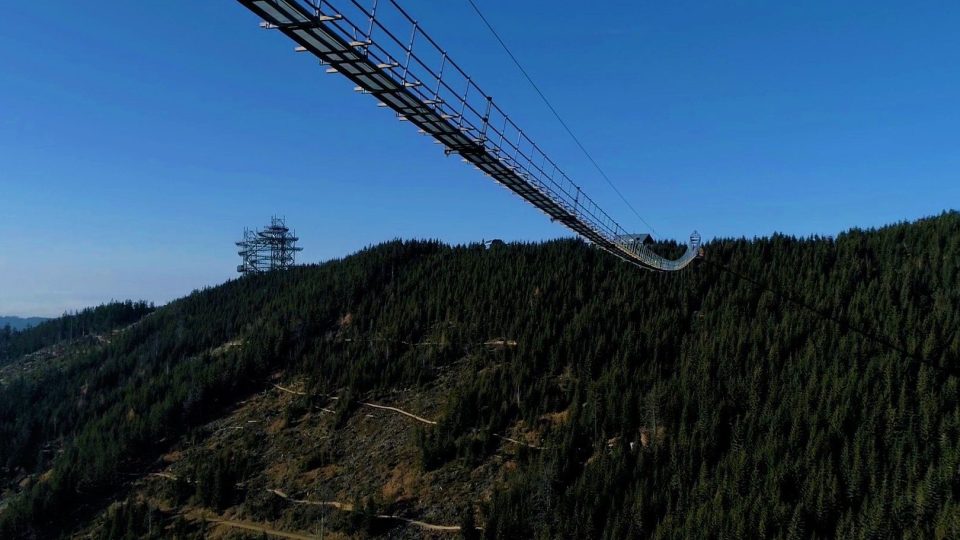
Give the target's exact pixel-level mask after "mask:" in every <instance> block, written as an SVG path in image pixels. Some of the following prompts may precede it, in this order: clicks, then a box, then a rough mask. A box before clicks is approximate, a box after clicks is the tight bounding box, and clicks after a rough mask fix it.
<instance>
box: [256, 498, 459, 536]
mask: <svg viewBox="0 0 960 540" xmlns="http://www.w3.org/2000/svg"><path fill="white" fill-rule="evenodd" d="M267 491H268V492H270V493H273V494H274V495H276V496H278V497H281V498H283V499H286V500H288V501H290V502H292V503H294V504H309V505H313V506H329V507H331V508H336V509H337V510H343V511H345V512H351V511H353V505H352V504H350V503H342V502H338V501H308V500H305V499H293V498H290V497H289V496H288V495H287V494H286V493H284V492H283V491H280V490H279V489H268V490H267ZM375 517H376V518H377V519H390V520H395V521H402V522H403V523H406V524H408V525H414V526H417V527H420V528H421V529H424V530H428V531H445V532H460V526H459V525H437V524H436V523H427V522H426V521H419V520H416V519H410V518H405V517H402V516H393V515H390V514H377V515H376V516H375Z"/></svg>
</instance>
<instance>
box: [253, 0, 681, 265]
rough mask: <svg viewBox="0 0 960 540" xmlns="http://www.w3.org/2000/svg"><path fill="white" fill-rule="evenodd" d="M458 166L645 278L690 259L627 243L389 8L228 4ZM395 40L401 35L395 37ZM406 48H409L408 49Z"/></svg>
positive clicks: (349, 3) (297, 0)
mask: <svg viewBox="0 0 960 540" xmlns="http://www.w3.org/2000/svg"><path fill="white" fill-rule="evenodd" d="M238 1H239V2H240V3H241V4H243V5H244V6H245V7H247V8H248V9H250V10H251V11H253V12H254V13H255V14H257V15H258V16H260V17H261V18H262V19H263V22H262V23H260V26H261V27H262V28H265V29H277V30H279V31H280V32H283V33H284V34H285V35H286V36H287V37H289V38H291V39H292V40H294V41H295V42H296V43H297V44H298V47H296V49H295V50H296V51H297V52H309V53H311V54H313V55H314V56H316V57H317V58H319V60H320V63H321V64H322V65H326V66H328V67H327V73H339V74H341V75H343V76H344V77H346V78H348V79H350V80H351V81H352V82H353V83H354V84H356V85H357V86H356V87H355V88H354V90H355V91H357V92H360V93H363V94H372V95H373V96H374V97H375V98H377V100H378V101H379V103H378V105H379V106H381V107H388V108H390V109H392V110H393V111H394V112H395V113H396V115H397V118H398V119H400V120H404V121H409V122H410V123H412V124H414V125H416V126H417V127H418V128H419V131H420V133H422V134H426V135H430V136H431V137H433V138H434V140H435V141H436V142H437V143H439V144H441V145H443V147H444V151H445V152H446V153H447V155H450V154H458V155H460V156H461V157H462V158H463V160H464V161H466V162H468V163H470V164H472V165H473V166H474V167H476V168H477V169H479V170H480V171H482V172H483V173H485V174H486V175H488V176H490V177H491V178H493V179H494V180H495V181H497V182H498V183H500V184H501V185H503V186H505V187H507V188H508V189H510V190H511V191H513V192H514V193H515V194H517V195H519V196H520V197H522V198H523V199H525V200H526V201H527V202H529V203H530V204H532V205H534V206H536V207H537V208H539V209H540V210H541V211H543V212H544V213H545V214H547V216H549V217H550V219H551V220H554V221H558V222H560V223H562V224H563V225H565V226H566V227H568V228H569V229H571V230H573V231H574V232H576V233H578V234H580V235H581V236H583V237H584V238H586V239H588V240H590V241H591V242H593V243H594V244H596V245H597V246H599V247H601V248H603V249H605V250H606V251H609V252H610V253H612V254H614V255H616V256H617V257H620V258H621V259H624V260H626V261H628V262H631V263H633V264H636V265H637V266H640V267H642V268H646V269H650V270H662V271H674V270H680V269H682V268H684V267H685V266H687V265H688V264H690V263H691V262H692V261H693V260H694V259H695V258H696V257H697V255H698V254H699V251H700V235H698V234H697V233H696V232H694V233H693V234H691V235H690V243H689V244H688V246H687V250H686V252H684V254H683V255H681V256H680V258H678V259H676V260H668V259H665V258H663V257H661V256H659V255H657V254H656V253H654V252H653V251H652V249H651V247H650V246H649V245H648V244H647V243H642V242H636V241H635V240H634V235H630V234H628V231H626V230H625V229H624V228H623V227H621V226H620V225H619V224H618V223H617V222H616V221H614V220H613V219H612V218H611V217H610V216H609V215H607V213H606V212H604V211H603V210H602V209H601V208H600V207H599V206H597V204H596V203H594V202H593V200H592V199H590V197H588V196H587V195H586V194H585V193H584V192H583V191H582V190H581V189H580V187H579V186H577V185H576V184H574V183H573V182H572V181H571V180H570V178H568V177H567V175H566V174H564V173H563V171H562V170H560V168H559V167H558V166H557V164H556V163H554V162H553V161H552V160H551V159H550V158H548V157H547V156H546V154H544V153H543V151H542V150H541V149H540V147H539V146H537V145H536V143H534V142H533V141H532V140H531V139H530V138H529V137H528V136H527V135H526V134H525V133H524V132H523V130H522V129H520V128H519V127H518V126H517V125H516V124H515V123H514V122H513V121H512V120H511V119H510V118H509V117H508V116H507V114H506V113H504V112H503V110H501V109H500V107H498V106H497V105H496V104H495V103H494V102H493V99H492V98H491V97H490V96H489V95H488V94H486V93H485V92H483V91H482V90H481V89H480V87H479V86H477V84H476V83H474V82H473V80H472V79H471V78H470V76H469V75H467V74H466V72H464V71H463V70H462V69H461V68H460V67H459V66H458V65H457V64H456V63H455V62H454V61H453V60H451V59H450V57H449V56H448V55H447V53H446V51H445V50H443V49H442V48H441V47H440V46H439V45H437V43H436V42H435V41H434V40H433V39H432V38H431V37H430V36H429V35H427V34H426V33H424V32H423V30H422V29H421V28H420V27H419V25H418V23H417V21H415V20H414V19H413V18H412V17H410V15H409V14H407V12H406V11H405V10H404V9H403V8H402V7H400V6H399V4H397V2H396V1H395V0H366V1H365V2H360V1H358V0H339V1H337V4H338V7H334V6H333V5H332V4H331V2H328V1H325V0H238ZM397 36H409V38H407V39H401V38H398V37H397ZM415 47H416V50H415Z"/></svg>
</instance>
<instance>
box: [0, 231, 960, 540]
mask: <svg viewBox="0 0 960 540" xmlns="http://www.w3.org/2000/svg"><path fill="white" fill-rule="evenodd" d="M705 254H706V260H705V261H701V262H698V263H696V264H695V265H694V266H693V267H692V268H690V269H688V270H686V271H683V272H680V273H678V274H673V275H666V274H654V273H651V272H646V271H642V270H638V269H636V268H634V267H631V266H629V265H627V264H625V263H622V262H620V261H618V260H616V259H614V258H613V257H611V256H609V255H607V254H605V253H603V252H601V251H599V250H595V249H593V248H591V247H589V246H588V245H586V244H584V243H583V242H579V241H572V240H562V241H553V242H547V243H543V244H533V245H521V244H507V245H504V246H495V247H493V248H491V249H485V248H484V247H483V246H482V245H470V246H459V247H450V246H446V245H442V244H440V243H437V242H422V241H417V242H403V241H394V242H389V243H386V244H382V245H379V246H376V247H372V248H369V249H365V250H363V251H361V252H359V253H357V254H355V255H353V256H350V257H347V258H345V259H342V260H336V261H330V262H327V263H324V264H321V265H317V266H305V267H297V268H295V269H292V270H289V271H285V272H277V273H271V274H267V275H258V276H249V277H245V278H241V279H236V280H232V281H230V282H227V283H225V284H224V285H222V286H219V287H215V288H211V289H207V290H203V291H199V292H196V293H194V294H192V295H190V296H188V297H186V298H183V299H181V300H178V301H176V302H173V303H171V304H169V305H167V306H164V307H161V308H159V309H157V310H155V311H153V312H152V313H150V314H149V316H145V317H144V315H145V314H146V313H148V312H149V307H148V306H142V308H143V309H142V310H140V311H138V312H137V314H136V316H135V317H134V318H135V319H137V320H138V321H139V322H136V323H133V321H132V320H127V318H126V317H121V319H123V321H124V327H125V329H124V330H122V331H120V332H116V333H111V334H110V338H109V339H106V340H103V342H102V343H99V344H98V345H97V346H85V347H79V348H76V349H75V350H67V351H65V352H63V353H62V354H61V355H60V356H59V357H58V364H57V367H56V369H45V370H27V371H23V372H22V373H20V374H15V375H11V376H5V377H3V382H2V383H0V467H2V469H0V472H2V475H3V478H2V481H3V485H4V486H5V489H4V493H3V502H2V503H0V508H2V510H0V537H2V538H11V537H31V536H39V537H50V536H57V535H59V534H63V533H66V532H70V531H76V530H81V529H83V530H87V531H93V532H92V533H91V534H93V535H94V536H100V537H104V538H114V537H116V538H120V537H123V535H133V536H143V537H157V538H159V537H168V536H171V535H178V536H192V535H203V534H205V532H204V531H205V530H206V529H204V528H203V527H200V526H197V525H196V524H194V523H192V522H187V521H184V515H185V514H183V513H182V512H180V513H178V512H179V510H178V509H183V508H186V507H188V506H189V507H190V508H204V509H207V510H209V511H211V512H217V513H218V514H217V515H230V516H234V517H236V516H240V517H242V518H243V519H245V520H248V521H251V522H255V521H269V520H277V519H279V517H278V516H280V515H282V514H283V512H285V511H286V510H284V508H281V507H280V506H278V505H280V504H289V503H284V501H282V499H280V497H279V496H277V497H275V498H274V499H269V501H273V502H269V503H267V502H264V501H266V500H267V499H264V497H265V495H264V494H263V491H264V490H263V489H257V490H254V489H252V488H251V487H250V486H253V485H255V480H256V477H257V475H259V474H261V473H262V472H263V470H264V469H265V468H268V466H269V467H272V466H273V462H270V463H267V462H266V461H265V460H268V459H274V454H267V453H264V452H262V451H261V450H258V448H259V447H261V446H263V445H265V444H267V443H266V442H264V441H263V440H258V439H257V438H255V437H246V438H243V437H241V439H240V440H239V441H238V442H237V443H236V445H235V446H230V447H227V448H226V449H224V450H222V451H219V453H217V454H215V455H211V456H210V459H209V460H208V461H207V462H206V464H204V463H192V464H190V465H189V467H187V466H184V470H185V471H187V470H188V471H192V472H191V474H192V477H191V478H190V479H189V481H187V480H183V481H180V480H178V481H177V485H176V487H175V489H174V488H171V490H172V491H169V490H168V492H167V494H166V495H164V497H161V499H162V504H160V503H158V502H157V500H160V499H156V498H155V497H154V498H142V497H139V496H138V497H132V496H130V495H129V494H130V492H131V491H130V489H131V488H130V481H131V479H132V478H137V477H143V476H144V475H145V474H147V473H149V472H155V471H157V467H158V463H160V461H158V460H160V458H161V456H162V455H164V454H165V453H168V452H171V451H174V450H175V451H177V452H181V451H182V452H184V453H189V451H190V449H191V448H195V449H200V448H201V447H203V446H204V445H205V444H207V443H206V442H204V441H206V440H207V439H205V437H208V436H209V430H207V431H204V429H206V428H202V426H205V425H208V424H209V422H211V421H213V420H216V419H217V418H221V417H224V416H225V415H226V414H228V413H230V412H231V411H233V410H234V408H235V407H238V406H240V405H242V403H245V402H247V401H248V400H254V397H255V396H257V395H259V394H258V393H262V392H263V391H265V390H267V389H270V388H271V387H272V386H273V384H274V383H275V382H277V381H280V382H285V381H298V382H299V384H300V386H298V388H300V390H298V391H296V392H292V391H291V392H292V393H293V394H295V395H297V396H301V397H300V398H298V399H300V401H298V402H296V403H294V404H291V405H289V406H288V407H290V408H289V409H288V411H289V413H288V416H289V418H288V420H289V421H285V422H284V424H283V426H284V427H283V428H282V429H283V430H282V431H281V428H280V427H277V428H276V430H274V431H275V432H277V433H281V434H282V433H286V434H287V435H285V436H290V437H291V440H295V439H294V437H295V436H297V435H298V433H297V430H298V429H301V428H298V425H301V426H305V425H306V424H305V423H301V424H298V422H299V420H298V419H299V418H301V417H302V416H303V415H305V414H308V412H309V411H317V413H318V414H320V413H321V412H325V411H330V419H331V423H330V424H329V426H326V425H325V426H326V427H324V429H329V430H332V431H329V432H325V433H329V434H332V435H331V438H330V439H329V440H328V441H327V442H326V443H325V444H326V445H327V446H325V447H324V450H323V452H326V453H318V454H317V455H315V456H313V457H312V458H311V459H310V460H307V461H306V462H304V463H302V464H301V466H302V469H303V471H304V474H305V475H307V477H308V478H309V479H311V480H310V482H311V484H310V486H309V487H308V488H304V489H305V490H312V491H306V492H305V493H304V494H303V499H307V498H309V497H311V496H315V497H319V496H320V494H322V493H324V491H323V489H324V486H323V485H324V482H327V481H330V482H332V481H333V480H329V479H330V478H332V477H331V476H330V475H343V474H362V472H358V471H347V470H345V469H344V468H343V466H342V465H338V468H337V469H336V470H333V469H329V468H324V466H325V465H327V464H328V462H329V461H330V460H332V459H333V458H332V457H330V455H328V453H329V454H331V455H334V454H335V455H338V456H341V457H343V456H348V457H349V454H350V453H351V452H355V451H357V450H356V444H354V443H353V442H351V441H350V439H349V438H347V437H343V436H340V437H336V436H335V434H336V430H337V429H354V427H355V426H356V425H357V424H356V422H355V421H354V420H352V419H353V418H354V417H356V416H359V415H362V414H365V412H366V409H362V408H361V405H360V404H362V403H367V402H369V400H370V399H371V398H370V396H394V397H396V399H400V398H403V399H410V400H413V401H414V402H416V399H418V398H417V397H416V396H417V395H418V393H423V394H426V393H430V395H431V396H437V397H436V399H437V400H441V401H437V402H436V403H437V405H436V407H435V410H433V411H431V414H433V415H434V416H432V418H434V419H435V421H436V424H429V423H424V422H419V424H418V425H419V427H416V428H415V429H413V430H412V431H411V432H410V435H409V438H410V444H411V445H414V446H415V448H416V453H415V462H412V463H408V464H407V465H408V466H409V468H411V470H412V471H413V472H412V473H411V474H414V475H420V476H421V477H422V478H434V477H437V478H439V476H437V475H436V471H446V470H452V469H451V468H452V467H456V468H458V469H457V470H460V469H463V470H465V471H468V472H469V471H485V470H489V469H490V467H491V464H492V463H500V461H494V457H495V456H496V455H498V454H501V453H503V452H504V447H505V445H507V444H509V443H508V442H505V441H507V440H508V439H515V440H516V439H518V438H519V437H521V436H523V437H525V439H524V441H526V444H525V445H521V446H522V448H521V449H520V450H519V451H515V453H514V454H511V458H510V463H511V465H510V467H501V469H502V470H498V471H497V473H496V474H495V475H494V474H490V475H486V476H482V475H480V473H477V475H475V477H473V478H481V476H482V479H483V481H484V482H488V481H489V482H496V487H495V488H494V489H489V490H487V491H486V492H485V493H486V495H483V496H478V498H476V499H473V498H469V497H467V495H465V493H468V492H469V491H468V490H464V491H461V492H457V493H460V494H459V495H456V498H457V500H453V501H450V502H451V504H452V505H454V506H456V507H458V508H463V509H466V510H465V511H464V512H462V513H461V515H459V516H456V517H457V518H458V519H459V523H462V524H463V525H464V527H463V529H462V530H461V534H463V535H464V536H470V535H471V534H473V532H471V531H469V527H467V526H466V525H468V524H471V523H475V524H476V525H477V526H479V527H482V531H480V532H477V533H476V534H481V535H483V536H485V537H487V538H598V539H599V538H611V539H614V538H630V537H656V538H693V537H704V536H706V537H715V538H731V537H736V538H808V537H835V536H842V537H846V538H904V537H907V538H957V537H960V403H958V397H960V396H958V390H960V388H958V380H957V375H956V373H957V370H958V368H960V360H958V357H957V355H958V352H960V335H958V332H957V328H958V327H960V303H958V301H960V214H958V213H956V212H952V213H947V214H944V215H941V216H939V217H936V218H930V219H924V220H920V221H918V222H915V223H910V224H899V225H893V226H889V227H885V228H883V229H880V230H868V231H861V230H854V231H850V232H847V233H844V234H841V235H839V236H837V237H836V238H807V239H798V238H792V237H786V236H774V237H772V238H763V239H755V240H747V239H728V240H717V241H713V242H711V243H709V244H708V245H707V246H706V249H705ZM726 269H731V270H732V272H731V271H727V270H726ZM734 272H736V273H739V274H741V275H743V276H749V277H751V278H752V279H756V280H757V281H759V282H762V283H764V284H766V285H767V286H769V287H770V288H773V289H776V290H782V291H785V292H786V293H787V294H788V295H790V296H793V297H796V299H797V300H799V301H801V302H804V303H807V304H809V307H810V308H812V309H806V308H801V307H799V306H798V305H797V304H794V303H791V302H788V301H786V300H785V299H784V297H783V296H781V295H777V294H774V293H771V292H769V291H764V290H763V289H762V288H760V287H757V286H756V285H755V284H753V283H750V282H749V281H747V280H744V279H741V278H740V277H738V276H737V275H735V273H734ZM816 311H819V312H822V314H829V315H830V317H832V318H833V319H835V320H829V318H827V317H824V316H821V315H818V314H817V313H816ZM57 324H60V325H63V324H65V323H62V322H61V323H57V321H51V322H48V323H44V324H43V325H40V326H39V327H37V328H35V329H32V330H31V331H40V332H48V333H44V334H37V336H40V335H42V336H44V337H42V338H41V337H37V338H36V339H34V338H22V337H21V338H17V339H14V340H12V341H11V340H10V339H6V340H5V341H3V342H2V343H0V344H2V345H3V347H5V348H4V349H3V351H5V352H2V353H0V362H6V363H7V364H8V365H7V366H6V367H4V369H8V368H9V369H13V368H14V367H16V366H18V365H19V364H18V362H23V361H24V360H23V358H24V357H23V354H27V353H34V354H36V347H49V346H50V345H52V343H51V342H50V338H49V337H48V336H52V335H53V333H54V332H53V330H43V329H44V328H45V327H46V328H48V329H53V328H60V327H56V326H55V325H57ZM48 325H49V326H48ZM106 326H110V325H109V324H108V325H106ZM63 328H66V327H63ZM851 329H853V330H851ZM63 331H66V330H63ZM28 332H30V331H28ZM863 334H868V335H870V336H873V338H872V339H871V338H868V337H865V336H864V335H863ZM65 337H68V336H65V335H63V333H62V331H59V330H58V338H65ZM881 342H886V343H885V344H884V343H881ZM25 343H27V344H25ZM278 386H279V385H278ZM437 388H441V389H442V391H437V390H436V389H437ZM258 399H259V398H258ZM364 400H366V401H364ZM431 403H433V402H431ZM419 412H422V411H419ZM245 421H246V420H245ZM249 421H250V422H253V421H255V420H249ZM351 422H354V423H351ZM352 426H353V427H352ZM238 429H240V428H238ZM271 429H272V428H271ZM302 429H303V430H304V431H303V432H302V433H301V434H307V433H308V432H307V431H306V427H303V428H302ZM274 431H270V432H271V433H274ZM350 433H354V432H353V431H351V432H350ZM278 436H279V435H278ZM370 436H371V437H375V436H376V434H372V435H370ZM505 437H506V438H505ZM314 442H317V441H310V440H307V441H303V442H301V443H298V444H301V445H310V444H312V443H314ZM381 446H383V445H381ZM291 450H292V448H291ZM388 450H389V448H388V449H386V450H383V451H384V452H387V451H388ZM198 452H199V450H198ZM197 455H202V453H198V454H197ZM276 459H280V458H279V457H277V458H276ZM396 459H400V458H399V457H398V458H396ZM359 462H362V460H361V461H359ZM338 463H340V462H338ZM311 471H312V472H311ZM318 471H320V472H318ZM331 471H332V472H331ZM321 472H322V473H323V474H321ZM451 474H452V473H451ZM484 474H485V473H484ZM324 475H326V476H324ZM430 475H434V476H430ZM325 478H326V479H327V480H325ZM476 482H480V480H476ZM419 485H423V484H422V483H421V484H419ZM211 486H216V488H215V489H214V488H213V487H211ZM262 487H277V486H266V485H265V486H262ZM424 489H426V488H424ZM173 491H175V492H176V493H173ZM383 493H384V494H381V495H380V496H379V500H376V501H373V500H372V499H371V501H372V502H370V503H369V505H377V510H376V511H374V510H370V511H367V510H362V509H361V507H362V506H367V505H366V504H360V502H359V501H357V502H358V504H355V505H353V514H354V515H356V516H358V517H357V518H356V519H355V520H353V521H344V522H342V523H339V524H336V523H335V524H334V525H335V526H338V527H341V532H342V533H344V534H348V535H354V536H357V537H364V536H367V535H371V534H384V535H391V536H396V537H403V535H404V534H405V533H404V532H403V530H404V527H407V526H408V525H405V523H406V522H404V521H402V520H396V523H394V524H393V525H391V526H389V527H379V528H378V527H372V526H369V523H367V524H366V525H365V524H364V522H363V517H364V516H366V517H367V518H370V516H375V515H376V514H378V513H379V514H384V513H389V514H391V515H395V514H399V513H401V512H403V511H404V509H405V507H402V506H400V505H399V503H397V501H395V500H394V501H392V500H388V499H389V497H388V495H385V494H387V493H388V492H387V491H386V490H384V491H383ZM451 497H454V496H453V495H451V496H450V497H447V499H450V498H451ZM422 498H423V499H424V500H428V498H427V495H426V494H425V495H424V497H422ZM430 500H432V499H430ZM115 501H128V502H126V503H124V504H123V505H120V506H117V505H114V506H112V507H111V510H110V511H109V512H104V509H105V508H107V506H108V505H109V504H110V503H111V502H115ZM391 505H392V506H391ZM407 510H409V509H407ZM364 512H366V513H364ZM97 515H100V516H101V518H98V519H100V521H98V522H97V523H99V525H91V523H93V522H92V521H91V519H92V517H93V516H97ZM103 516H106V517H103ZM411 517H414V518H415V517H417V516H416V515H412V516H411ZM286 519H288V522H289V520H292V519H300V520H303V521H308V520H310V519H313V518H311V517H304V516H303V515H300V517H297V518H293V517H289V516H288V518H286ZM91 527H92V528H91ZM302 528H303V529H304V530H307V528H308V527H307V525H306V524H305V523H304V524H303V527H302ZM311 530H312V529H311ZM436 534H440V533H436Z"/></svg>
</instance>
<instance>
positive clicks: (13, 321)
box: [0, 317, 49, 330]
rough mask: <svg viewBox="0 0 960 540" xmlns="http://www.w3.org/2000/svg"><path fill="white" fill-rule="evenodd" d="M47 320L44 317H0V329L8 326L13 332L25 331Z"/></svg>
mask: <svg viewBox="0 0 960 540" xmlns="http://www.w3.org/2000/svg"><path fill="white" fill-rule="evenodd" d="M47 320H49V319H48V318H46V317H0V328H3V327H4V326H7V325H8V324H9V325H10V328H13V329H14V330H25V329H27V328H31V327H34V326H36V325H38V324H40V323H42V322H43V321H47Z"/></svg>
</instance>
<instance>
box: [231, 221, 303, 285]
mask: <svg viewBox="0 0 960 540" xmlns="http://www.w3.org/2000/svg"><path fill="white" fill-rule="evenodd" d="M298 240H300V239H299V238H297V237H296V236H295V233H291V232H290V229H289V228H287V224H286V223H285V222H284V220H283V218H278V217H274V218H272V219H271V220H270V225H268V226H267V227H266V228H264V229H262V230H259V231H251V230H250V229H244V230H243V240H241V241H239V242H237V247H239V248H240V250H239V251H238V252H237V253H238V254H239V255H240V258H241V259H243V262H242V263H240V265H238V266H237V272H240V273H241V274H252V273H259V272H269V271H270V270H285V269H287V268H290V267H291V266H293V263H294V254H295V253H296V252H298V251H302V250H303V248H301V247H297V245H296V243H297V241H298Z"/></svg>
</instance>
